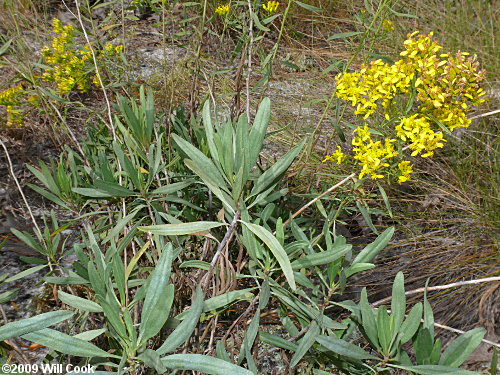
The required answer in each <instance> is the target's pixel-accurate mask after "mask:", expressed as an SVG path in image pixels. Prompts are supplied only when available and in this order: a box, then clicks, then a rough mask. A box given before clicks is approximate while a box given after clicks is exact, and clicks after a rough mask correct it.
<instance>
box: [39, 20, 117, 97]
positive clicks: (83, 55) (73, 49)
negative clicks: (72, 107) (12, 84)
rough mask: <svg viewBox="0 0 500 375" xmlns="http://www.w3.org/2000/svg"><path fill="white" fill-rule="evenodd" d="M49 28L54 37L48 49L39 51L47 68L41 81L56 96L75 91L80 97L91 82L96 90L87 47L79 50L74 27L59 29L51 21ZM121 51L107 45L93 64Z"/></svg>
mask: <svg viewBox="0 0 500 375" xmlns="http://www.w3.org/2000/svg"><path fill="white" fill-rule="evenodd" d="M52 28H53V32H54V33H55V34H57V35H56V36H55V37H54V39H53V40H52V43H51V45H50V46H45V47H43V49H42V57H43V59H44V62H45V63H46V64H47V66H48V67H47V68H46V69H45V70H44V72H43V74H42V78H43V79H44V80H45V81H47V82H55V83H56V85H57V92H58V93H59V94H66V93H70V92H71V91H73V89H74V88H75V87H76V88H77V89H78V90H79V91H80V92H82V93H83V92H87V91H89V90H90V87H91V83H92V82H93V83H94V85H95V86H99V79H98V77H97V74H96V73H95V72H94V62H93V59H92V52H91V50H90V48H89V47H88V46H87V45H84V46H83V47H81V46H79V45H78V43H77V42H76V41H75V38H76V36H75V29H74V27H73V26H72V25H63V24H62V23H61V21H60V20H58V19H57V18H54V20H53V21H52ZM122 50H123V46H121V45H118V46H113V45H112V44H111V43H107V44H106V45H105V46H104V48H103V49H102V51H100V52H99V53H98V54H97V56H96V58H97V63H98V64H101V63H103V61H104V60H105V58H109V57H113V56H115V55H117V54H119V53H120V52H121V51H122ZM92 72H94V74H92Z"/></svg>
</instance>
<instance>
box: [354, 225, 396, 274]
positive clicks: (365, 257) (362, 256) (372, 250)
mask: <svg viewBox="0 0 500 375" xmlns="http://www.w3.org/2000/svg"><path fill="white" fill-rule="evenodd" d="M393 235H394V227H390V228H387V229H386V230H384V231H383V232H382V233H381V234H380V235H379V236H378V237H377V238H376V239H375V241H373V242H372V243H371V244H369V245H367V246H366V247H365V248H364V249H363V250H361V252H360V253H359V254H358V255H357V256H356V258H354V260H353V261H352V264H353V265H354V264H356V263H368V262H370V261H371V260H372V259H373V258H374V257H375V255H377V254H378V253H379V252H380V250H382V249H383V248H384V247H386V246H387V244H388V243H389V241H390V240H391V238H392V236H393Z"/></svg>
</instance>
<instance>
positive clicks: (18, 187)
mask: <svg viewBox="0 0 500 375" xmlns="http://www.w3.org/2000/svg"><path fill="white" fill-rule="evenodd" d="M0 145H2V147H3V150H4V151H5V156H6V157H7V163H8V164H9V170H10V173H11V175H12V178H13V179H14V182H15V183H16V186H17V190H18V191H19V193H20V194H21V197H22V198H23V201H24V204H25V205H26V208H27V209H28V212H29V214H30V217H31V221H32V222H33V225H34V226H35V228H36V230H37V232H38V233H37V235H39V236H40V237H42V231H41V230H40V228H39V227H38V224H37V223H36V220H35V216H34V215H33V212H32V211H31V206H30V205H29V204H28V201H27V199H26V196H25V195H24V193H23V189H22V188H21V184H19V181H18V180H17V177H16V174H15V173H14V167H13V165H12V160H10V156H9V151H8V150H7V147H6V146H5V143H4V140H3V139H2V138H0ZM49 264H50V263H49ZM50 269H51V270H52V266H51V268H50Z"/></svg>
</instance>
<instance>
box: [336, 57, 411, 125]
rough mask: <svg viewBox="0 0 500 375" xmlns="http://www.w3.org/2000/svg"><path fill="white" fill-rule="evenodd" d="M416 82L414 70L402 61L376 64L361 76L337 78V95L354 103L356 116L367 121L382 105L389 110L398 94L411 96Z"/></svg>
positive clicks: (351, 75)
mask: <svg viewBox="0 0 500 375" xmlns="http://www.w3.org/2000/svg"><path fill="white" fill-rule="evenodd" d="M412 78H413V71H412V69H411V67H409V66H408V65H406V64H404V63H403V62H402V61H398V62H396V63H395V64H393V65H388V64H386V63H384V62H383V61H382V60H376V61H373V62H372V63H371V64H370V65H369V66H363V67H362V69H361V70H360V71H359V72H353V73H345V74H342V75H339V76H337V77H336V78H335V80H336V82H337V91H336V95H337V97H339V98H342V99H344V100H348V101H350V102H351V105H352V106H353V107H356V111H355V114H356V115H363V116H364V118H365V119H366V118H368V117H369V116H370V115H371V114H373V113H374V112H375V110H376V109H377V107H378V106H379V105H382V107H384V108H387V107H388V106H389V104H390V103H391V101H392V99H394V97H395V96H396V95H397V94H398V93H400V92H403V93H406V92H408V89H409V87H410V85H411V81H412Z"/></svg>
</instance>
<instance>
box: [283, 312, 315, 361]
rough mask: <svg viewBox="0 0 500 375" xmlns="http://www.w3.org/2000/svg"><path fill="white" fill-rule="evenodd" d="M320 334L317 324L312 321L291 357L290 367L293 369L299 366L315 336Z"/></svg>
mask: <svg viewBox="0 0 500 375" xmlns="http://www.w3.org/2000/svg"><path fill="white" fill-rule="evenodd" d="M320 333H321V331H320V329H319V326H318V323H316V322H315V321H314V320H313V321H312V322H311V326H310V327H309V329H308V330H307V333H306V334H305V335H304V337H303V338H302V339H301V340H300V341H299V346H298V347H297V350H296V351H295V354H294V355H293V357H292V359H291V362H290V367H295V366H297V365H298V364H299V362H300V360H301V359H302V357H304V355H305V354H306V353H307V352H308V351H309V349H310V348H311V346H312V345H313V344H314V342H315V341H316V338H317V336H318V335H319V334H320Z"/></svg>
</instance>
